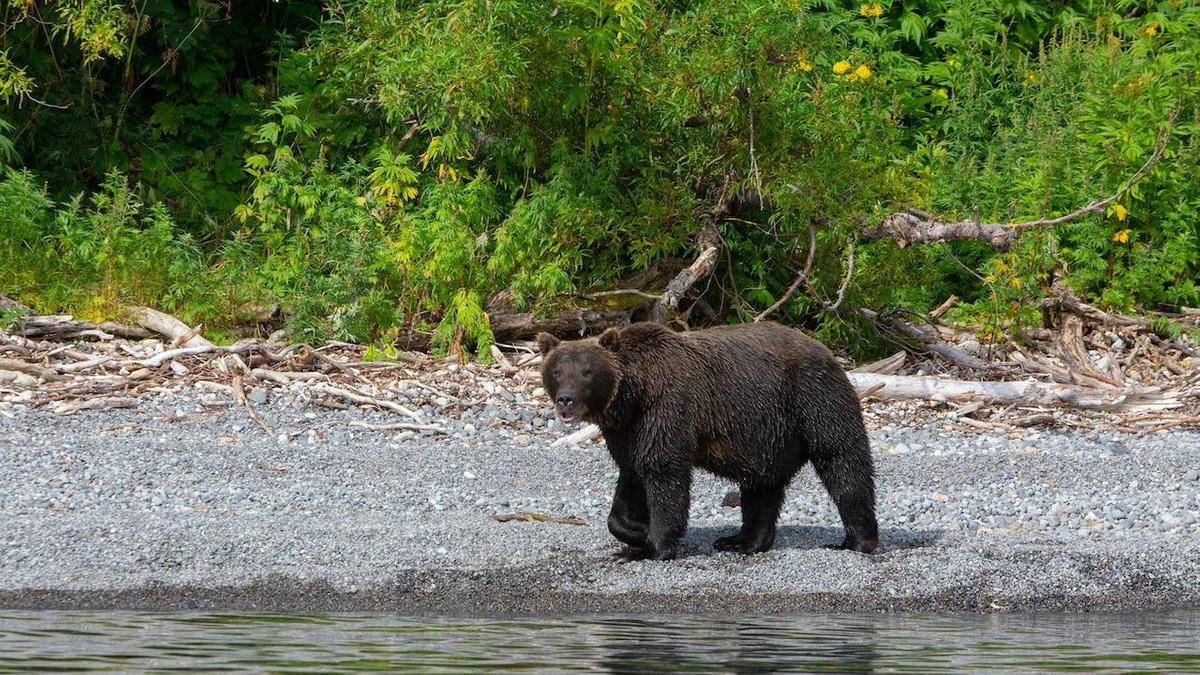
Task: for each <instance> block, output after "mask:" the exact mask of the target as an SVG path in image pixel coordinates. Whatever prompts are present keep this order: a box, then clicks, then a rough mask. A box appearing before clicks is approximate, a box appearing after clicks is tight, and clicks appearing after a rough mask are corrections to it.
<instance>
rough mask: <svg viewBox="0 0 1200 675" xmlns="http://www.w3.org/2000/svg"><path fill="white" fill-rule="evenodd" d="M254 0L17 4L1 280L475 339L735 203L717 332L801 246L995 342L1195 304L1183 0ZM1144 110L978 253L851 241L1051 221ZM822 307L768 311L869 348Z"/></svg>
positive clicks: (0, 89) (114, 299)
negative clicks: (886, 222)
mask: <svg viewBox="0 0 1200 675" xmlns="http://www.w3.org/2000/svg"><path fill="white" fill-rule="evenodd" d="M284 5H286V6H279V7H266V6H263V7H257V6H255V5H254V3H239V4H237V6H236V7H234V6H232V5H230V6H226V5H225V4H211V3H208V2H200V3H190V4H188V5H187V6H186V7H181V6H176V5H161V4H160V5H155V4H149V5H146V4H133V3H122V2H108V1H107V0H105V1H104V2H99V0H86V2H80V3H65V2H37V1H36V0H31V1H29V2H23V3H19V5H18V6H14V7H15V9H14V10H12V11H13V12H14V14H13V15H12V16H13V17H15V19H16V20H15V21H9V22H8V23H7V24H5V25H6V27H5V28H3V29H0V97H3V98H4V99H5V100H6V101H8V102H9V103H8V107H7V108H6V109H5V110H4V111H3V112H0V116H2V117H3V118H5V119H7V120H10V121H15V122H16V124H12V125H0V161H4V162H8V163H10V164H14V165H15V164H17V163H18V159H19V160H21V161H23V162H24V166H26V167H27V169H29V170H31V171H32V172H29V171H25V172H22V171H15V170H10V171H9V172H8V173H7V174H6V178H5V182H4V183H3V185H0V199H2V200H4V201H3V202H0V207H5V206H6V207H7V208H6V213H5V214H2V215H0V227H3V228H5V229H4V231H3V232H0V234H5V235H9V236H6V237H5V239H6V243H0V255H2V256H3V258H0V263H4V265H5V267H4V269H5V272H4V274H5V278H3V279H0V283H3V284H4V285H5V287H6V288H15V289H16V290H17V291H19V292H21V293H25V294H31V295H32V297H34V298H36V299H38V300H39V301H40V302H43V303H46V304H48V305H50V306H53V307H56V308H57V307H62V308H74V309H76V310H79V309H81V308H82V310H83V311H85V312H88V313H93V314H95V313H101V312H102V311H108V310H110V309H112V308H113V307H116V306H118V304H119V303H120V302H124V301H126V299H127V296H139V297H148V298H155V297H158V298H161V297H165V298H167V303H168V305H170V306H171V307H174V308H175V309H177V310H178V311H180V312H182V313H184V314H186V315H188V316H189V318H190V319H191V320H205V321H206V322H208V323H210V324H215V325H218V326H226V327H230V326H231V319H230V317H231V316H232V315H233V314H234V313H235V310H236V308H237V307H239V306H241V305H244V304H253V303H263V302H268V301H279V302H282V303H283V304H284V305H285V306H286V307H287V308H288V310H289V329H290V331H291V333H292V334H293V335H294V336H296V337H297V338H301V339H320V338H321V337H325V336H337V337H339V338H342V339H353V340H364V341H372V340H373V341H381V342H382V341H387V340H391V339H394V338H395V337H396V336H397V335H398V334H399V333H401V332H404V331H407V330H410V329H416V330H421V331H428V332H430V333H431V334H432V335H433V338H434V341H435V345H437V346H438V347H440V348H444V349H448V350H451V351H457V350H460V349H463V350H471V349H475V350H481V349H482V350H484V351H485V352H486V347H487V346H488V345H489V344H490V341H491V333H490V329H489V327H488V322H487V315H486V313H485V312H484V310H483V308H484V306H485V305H486V303H487V301H488V299H489V298H491V297H493V296H495V295H496V294H497V293H499V292H501V291H506V294H505V295H506V297H508V298H511V300H512V302H513V304H514V305H515V306H516V307H517V308H520V309H527V308H532V309H534V310H536V311H549V310H551V309H553V307H554V306H555V305H556V304H557V303H558V302H560V301H562V300H563V299H564V298H565V297H566V296H569V295H570V294H573V293H575V292H578V291H580V290H582V289H587V288H591V287H596V286H605V285H611V284H612V283H614V282H615V281H616V280H617V279H620V278H621V277H623V276H624V275H626V274H628V273H631V272H635V271H638V270H641V269H643V268H645V267H647V266H649V265H652V264H654V263H657V262H662V261H668V260H671V259H676V258H687V257H689V256H690V255H692V254H693V253H694V247H693V243H692V236H693V233H694V232H695V231H696V229H697V227H698V223H697V220H696V217H695V216H696V211H697V209H702V208H711V207H712V206H713V205H714V204H715V203H716V201H717V200H719V199H721V198H722V195H726V196H728V195H730V194H741V195H743V196H748V197H759V199H753V198H748V199H743V200H741V201H740V202H739V203H738V208H737V209H736V212H735V213H732V214H731V217H729V218H726V219H724V220H723V221H722V222H721V223H719V227H720V230H721V233H722V235H723V237H724V238H725V241H726V243H727V244H728V251H727V256H726V258H725V260H724V261H723V264H722V265H721V266H720V268H719V270H718V273H717V274H716V275H715V276H714V278H713V279H711V280H710V281H709V282H708V283H707V286H706V287H705V288H704V289H702V290H703V291H704V292H705V293H706V299H707V300H708V304H709V305H711V306H712V307H713V308H714V309H715V311H716V313H717V316H718V318H720V319H724V320H745V319H748V318H749V317H752V316H754V315H755V314H757V313H758V312H760V311H762V310H763V309H764V308H766V307H768V306H770V305H771V304H772V303H774V302H775V301H776V300H777V299H778V298H779V297H780V296H781V294H782V293H784V291H785V289H786V288H787V287H788V286H789V284H790V283H791V281H792V279H793V278H794V277H795V274H796V272H797V271H798V270H800V269H802V268H803V267H804V264H805V261H806V260H807V257H808V251H809V231H810V226H814V227H815V228H816V231H817V257H816V260H815V261H814V263H815V265H814V273H813V288H814V289H815V292H816V294H817V295H818V296H824V297H832V296H833V295H834V294H835V293H836V292H837V288H838V286H839V284H840V283H841V282H842V278H843V274H844V272H845V270H846V267H847V264H848V262H849V259H850V255H851V254H850V250H851V247H854V255H855V263H856V264H855V274H854V277H853V279H852V280H851V283H850V286H849V289H848V292H847V299H846V304H845V305H844V306H853V305H867V306H873V307H877V308H889V307H891V308H900V309H904V310H906V311H914V312H922V311H926V310H928V309H929V308H931V307H932V306H934V305H936V304H938V303H940V302H941V301H942V300H943V299H945V297H946V296H948V295H949V294H951V293H955V294H958V295H959V296H960V297H962V298H964V299H965V300H966V302H965V304H964V305H963V306H961V307H960V309H959V310H958V311H959V313H960V316H961V317H962V318H963V319H964V320H969V321H972V322H980V323H983V324H984V325H986V326H989V327H990V328H991V329H992V330H994V331H1001V330H1004V329H1006V327H1008V326H1010V325H1012V324H1013V322H1014V321H1015V322H1016V323H1017V324H1020V323H1021V322H1027V321H1031V320H1034V319H1035V318H1036V315H1035V314H1034V313H1032V312H1030V311H1029V309H1030V308H1031V307H1032V306H1033V305H1034V303H1032V302H1031V301H1032V300H1035V299H1036V298H1037V297H1039V296H1040V295H1041V294H1043V293H1045V292H1046V291H1047V289H1049V288H1050V286H1051V284H1053V283H1055V282H1056V281H1058V282H1063V283H1066V284H1068V285H1070V286H1072V287H1073V288H1075V290H1076V291H1077V292H1079V293H1081V294H1083V295H1084V296H1085V297H1087V298H1088V299H1089V300H1091V301H1094V302H1097V303H1099V304H1101V305H1104V306H1111V307H1118V308H1121V309H1130V308H1133V307H1136V306H1147V307H1149V306H1173V305H1181V304H1197V303H1200V291H1198V290H1197V286H1196V277H1197V273H1198V271H1200V270H1198V264H1200V263H1198V262H1197V261H1198V260H1200V255H1198V253H1200V251H1198V250H1197V248H1198V244H1197V239H1198V237H1200V230H1198V227H1200V225H1198V223H1200V194H1198V191H1197V189H1196V188H1195V185H1196V184H1197V177H1198V174H1200V164H1198V163H1200V152H1197V151H1196V147H1195V145H1196V124H1197V119H1196V115H1197V110H1198V109H1200V96H1198V90H1197V87H1198V86H1200V84H1198V83H1197V78H1196V75H1195V73H1197V72H1200V25H1198V23H1200V8H1197V7H1196V6H1195V5H1194V3H1174V2H1170V1H1168V2H1162V3H1120V4H1117V3H1105V2H1102V3H1092V2H1086V3H1085V2H1067V3H1050V2H1046V1H1043V0H1036V1H1030V0H1020V1H1016V2H1013V1H1010V0H985V2H983V3H982V4H980V3H972V4H970V5H967V4H964V3H962V2H958V1H957V0H905V1H904V2H896V3H890V4H884V3H861V2H852V3H846V2H838V1H835V0H767V1H761V0H755V1H751V0H733V1H732V2H730V1H728V0H726V1H724V2H715V1H714V0H697V1H694V2H667V3H651V2H645V1H644V0H616V1H608V0H606V1H605V2H599V3H595V2H588V3H584V2H580V1H578V0H567V1H565V2H559V3H555V4H553V5H552V6H547V5H545V4H544V3H535V2H528V1H527V0H492V1H491V2H460V1H457V0H455V1H453V2H452V1H450V0H432V1H430V2H421V3H410V2H405V3H395V2H388V1H384V0H353V1H343V2H334V3H330V4H327V5H326V6H325V7H324V10H323V13H322V12H321V10H320V9H319V7H320V6H318V5H317V4H315V3H284ZM34 17H42V19H41V20H46V19H45V17H52V18H51V19H50V21H52V22H56V23H54V25H55V26H57V32H55V31H50V32H49V33H47V34H45V35H43V34H42V32H40V28H39V27H38V23H37V22H36V21H34ZM318 19H319V20H318ZM49 36H57V37H53V38H51V37H49ZM50 39H53V40H55V42H53V43H51V42H48V41H47V40H50ZM30 97H36V99H37V100H39V101H43V102H52V103H54V104H56V105H57V104H66V105H67V108H66V109H58V108H51V107H47V106H45V105H42V104H40V103H34V102H32V101H33V99H31V98H30ZM1172 111H1175V112H1174V113H1173V112H1172ZM1172 114H1174V115H1175V121H1174V126H1173V129H1172V130H1171V133H1172V136H1171V140H1170V144H1169V145H1168V146H1167V148H1166V150H1165V152H1164V154H1163V157H1162V160H1161V161H1160V162H1158V163H1157V164H1156V165H1155V166H1154V167H1153V169H1152V171H1151V172H1150V173H1149V174H1148V175H1147V176H1146V177H1145V179H1144V180H1142V181H1141V182H1140V183H1139V184H1137V185H1136V186H1135V187H1134V188H1133V189H1132V190H1130V191H1129V192H1127V193H1125V194H1124V195H1123V196H1122V198H1121V199H1120V200H1118V201H1117V202H1115V203H1114V204H1112V205H1111V208H1110V209H1109V211H1108V212H1107V213H1103V214H1095V215H1089V216H1086V217H1083V218H1079V219H1076V220H1074V221H1071V222H1069V223H1065V224H1062V225H1059V226H1056V227H1053V228H1047V229H1044V230H1042V229H1039V230H1031V231H1029V232H1027V233H1026V234H1024V235H1023V236H1022V237H1021V238H1020V239H1019V240H1018V241H1017V243H1016V245H1015V246H1014V247H1013V249H1012V250H1011V251H1009V252H1000V253H998V252H996V251H994V250H993V249H991V248H990V247H988V246H987V245H986V244H985V243H983V242H952V243H949V244H936V245H930V246H916V247H910V248H905V249H901V248H898V247H896V246H895V245H894V244H893V243H892V242H889V241H879V242H857V238H858V233H859V232H860V231H861V230H862V228H863V227H869V226H872V225H874V224H877V223H878V222H879V221H880V220H881V219H882V218H883V217H885V216H886V215H887V214H888V213H891V212H893V211H895V210H897V209H899V208H902V207H905V206H913V207H919V208H922V209H926V210H929V211H932V212H935V213H938V214H941V215H943V216H944V217H947V218H954V219H961V218H971V217H977V218H979V219H981V220H986V221H991V222H1013V221H1020V220H1023V219H1028V218H1036V217H1042V216H1047V215H1059V214H1064V213H1067V212H1070V211H1072V210H1074V209H1076V208H1078V207H1080V206H1082V205H1084V204H1086V203H1088V202H1091V201H1092V200H1095V199H1097V198H1100V197H1104V196H1107V195H1111V194H1114V193H1115V192H1116V191H1117V190H1118V189H1119V188H1120V187H1121V185H1122V184H1123V183H1124V182H1125V181H1126V180H1127V179H1128V177H1129V176H1130V175H1132V174H1133V173H1134V172H1135V171H1136V170H1137V169H1138V168H1139V167H1140V166H1142V165H1143V164H1144V163H1145V162H1146V160H1147V158H1148V157H1149V156H1150V154H1151V153H1152V152H1153V148H1154V144H1155V139H1156V138H1157V137H1158V136H1159V135H1160V134H1162V133H1164V131H1165V127H1166V121H1167V120H1168V118H1170V117H1171V116H1172ZM17 129H20V132H18V131H17ZM97 139H98V140H97ZM10 146H11V148H12V150H7V149H6V148H9V147H10ZM113 170H117V171H119V172H120V173H119V174H114V173H112V171H113ZM35 176H37V177H40V178H35ZM121 176H130V177H131V178H132V179H133V182H132V183H126V182H125V179H124V178H121ZM39 179H40V180H46V181H47V183H48V186H49V187H48V189H43V188H41V187H39V186H36V185H35V184H36V181H37V180H39ZM80 194H84V195H86V194H92V196H91V197H90V198H89V197H86V196H84V197H76V198H75V199H74V200H72V199H71V198H70V197H69V195H80ZM10 214H11V215H10ZM55 265H60V266H63V265H65V266H70V267H71V268H72V269H74V270H78V276H77V277H74V278H76V279H77V280H78V284H77V287H78V288H79V289H81V290H70V289H67V288H64V287H62V286H60V285H59V284H57V283H56V282H55V281H54V280H53V279H54V273H53V272H52V270H55V269H56V268H55ZM914 270H919V271H920V273H919V274H914ZM131 289H132V290H131ZM151 289H153V293H152V292H151ZM155 294H160V295H155ZM819 299H820V298H814V297H810V295H809V294H808V293H806V292H801V293H797V294H796V295H795V296H794V297H793V298H792V299H791V300H790V301H789V302H787V303H785V304H784V305H783V306H782V307H780V308H779V310H778V311H777V312H776V314H775V317H776V318H779V319H782V320H786V321H790V322H794V323H800V324H803V325H804V326H806V327H808V328H810V329H812V330H815V331H818V332H819V333H820V334H821V335H822V337H824V338H826V339H828V340H830V341H833V342H837V343H839V344H841V345H842V346H845V347H850V348H852V349H854V350H856V351H863V352H864V353H865V351H869V350H870V349H871V348H872V345H871V343H870V342H869V340H867V339H864V337H863V336H864V331H863V330H862V326H861V324H859V323H857V322H856V321H854V320H852V319H848V318H846V317H848V316H850V314H849V313H839V312H828V311H826V310H824V309H823V307H822V304H821V303H820V302H818V300H819Z"/></svg>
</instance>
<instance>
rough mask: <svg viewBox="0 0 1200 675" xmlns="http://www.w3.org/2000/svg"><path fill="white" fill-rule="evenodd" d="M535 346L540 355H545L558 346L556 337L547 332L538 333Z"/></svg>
mask: <svg viewBox="0 0 1200 675" xmlns="http://www.w3.org/2000/svg"><path fill="white" fill-rule="evenodd" d="M537 346H538V351H540V352H541V353H542V356H547V355H549V354H550V352H551V351H553V350H554V348H555V347H557V346H558V338H556V337H554V336H553V335H551V334H549V333H538V335H537Z"/></svg>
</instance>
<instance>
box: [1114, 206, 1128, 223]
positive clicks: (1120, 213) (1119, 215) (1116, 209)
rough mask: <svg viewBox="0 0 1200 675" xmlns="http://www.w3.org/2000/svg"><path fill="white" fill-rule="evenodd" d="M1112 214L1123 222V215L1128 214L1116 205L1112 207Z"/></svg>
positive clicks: (1122, 207) (1123, 208)
mask: <svg viewBox="0 0 1200 675" xmlns="http://www.w3.org/2000/svg"><path fill="white" fill-rule="evenodd" d="M1113 213H1115V214H1117V220H1120V221H1122V222H1124V220H1125V214H1127V213H1129V212H1128V211H1126V210H1125V207H1124V206H1121V205H1120V204H1117V205H1116V206H1114V207H1113Z"/></svg>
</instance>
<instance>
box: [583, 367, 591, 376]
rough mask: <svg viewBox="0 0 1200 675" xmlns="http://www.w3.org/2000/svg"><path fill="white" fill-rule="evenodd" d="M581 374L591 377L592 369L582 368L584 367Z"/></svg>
mask: <svg viewBox="0 0 1200 675" xmlns="http://www.w3.org/2000/svg"><path fill="white" fill-rule="evenodd" d="M583 376H584V377H591V376H592V369H591V368H584V369H583Z"/></svg>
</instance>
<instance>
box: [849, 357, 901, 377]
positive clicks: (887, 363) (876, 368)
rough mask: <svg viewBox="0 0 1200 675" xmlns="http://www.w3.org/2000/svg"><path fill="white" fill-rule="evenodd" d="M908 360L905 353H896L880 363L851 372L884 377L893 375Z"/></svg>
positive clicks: (866, 365) (870, 364)
mask: <svg viewBox="0 0 1200 675" xmlns="http://www.w3.org/2000/svg"><path fill="white" fill-rule="evenodd" d="M906 359H907V355H906V354H905V353H904V352H896V353H895V354H892V355H891V356H889V357H887V358H883V359H879V360H878V361H872V362H871V363H868V364H865V365H861V366H859V367H857V368H854V369H853V370H851V371H850V372H851V373H881V374H884V375H891V374H892V373H895V372H896V371H898V370H900V369H901V368H902V367H904V361H905V360H906Z"/></svg>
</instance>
